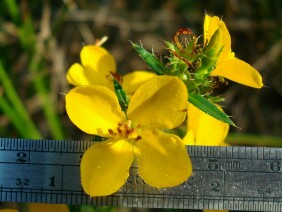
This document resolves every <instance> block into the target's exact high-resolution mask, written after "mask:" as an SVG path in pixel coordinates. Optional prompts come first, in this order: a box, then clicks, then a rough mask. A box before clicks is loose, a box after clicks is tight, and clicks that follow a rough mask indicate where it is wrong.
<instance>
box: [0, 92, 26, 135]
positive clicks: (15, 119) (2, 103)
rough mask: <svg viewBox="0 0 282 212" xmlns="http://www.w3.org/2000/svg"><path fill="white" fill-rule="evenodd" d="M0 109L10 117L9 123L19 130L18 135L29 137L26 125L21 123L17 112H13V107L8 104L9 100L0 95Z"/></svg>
mask: <svg viewBox="0 0 282 212" xmlns="http://www.w3.org/2000/svg"><path fill="white" fill-rule="evenodd" d="M0 109H1V110H2V111H3V112H4V114H5V115H6V116H7V117H8V118H9V119H10V121H11V123H12V124H13V125H14V127H15V128H16V129H17V131H18V132H19V134H20V135H19V136H20V137H22V138H29V137H30V135H29V133H28V131H27V130H26V126H25V124H24V123H22V120H21V119H20V118H19V116H18V115H17V113H15V110H14V108H13V107H12V106H11V105H10V104H9V102H8V101H7V100H6V99H5V98H4V97H3V96H1V97H0Z"/></svg>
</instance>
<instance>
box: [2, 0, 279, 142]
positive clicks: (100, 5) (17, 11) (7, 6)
mask: <svg viewBox="0 0 282 212" xmlns="http://www.w3.org/2000/svg"><path fill="white" fill-rule="evenodd" d="M281 11H282V2H281V1H280V0H272V1H267V0H248V1H247V0H240V1H239V0H214V1H203V0H202V1H201V0H190V1H187V0H163V1H159V0H143V1H141V0H135V1H131V0H115V1H114V0H80V1H78V0H77V1H75V0H64V1H63V0H61V1H59V0H42V1H35V0H33V1H32V0H29V1H28V0H19V1H16V0H2V1H0V14H1V15H0V48H1V50H0V136H1V137H22V138H45V139H78V140H87V139H91V137H89V135H86V134H85V133H83V132H81V131H80V130H78V129H77V128H76V127H75V126H74V125H73V124H72V123H71V122H70V120H69V119H68V117H67V115H66V113H65V97H64V94H65V93H67V92H68V90H69V89H70V88H71V86H70V85H68V83H67V81H66V77H65V74H66V72H67V70H68V69H69V67H70V66H71V65H72V64H73V63H75V62H80V56H79V53H80V50H81V48H82V46H83V45H85V44H94V42H95V40H96V39H99V38H101V37H103V36H104V35H107V36H108V37H109V40H108V41H107V42H106V43H105V44H104V47H105V48H107V49H108V50H109V51H110V52H111V53H112V54H113V56H114V57H115V59H116V61H117V65H118V71H119V73H121V74H124V73H126V72H129V71H132V70H136V69H145V70H147V67H146V65H145V64H144V62H143V61H142V60H141V58H139V57H138V55H137V53H136V52H135V51H134V50H133V48H132V46H131V44H130V42H129V41H133V42H135V43H139V41H141V42H142V44H143V46H144V47H145V48H146V49H147V50H149V51H151V49H153V50H154V52H155V54H156V55H162V54H163V53H164V44H163V40H167V41H172V38H173V35H174V34H175V32H176V31H177V30H178V29H179V28H180V27H188V28H190V29H191V30H192V31H193V33H194V34H196V35H200V34H202V32H203V21H204V15H205V13H208V14H209V15H216V16H219V17H222V19H223V20H224V22H225V23H226V25H227V28H228V29H229V32H230V34H231V38H232V49H233V51H234V52H235V53H236V56H237V57H238V58H240V59H243V60H244V61H246V62H248V63H249V64H251V65H253V66H254V67H255V68H256V69H257V70H258V71H259V72H260V74H261V75H262V77H263V82H264V85H265V86H264V87H263V88H262V89H259V90H258V89H253V88H248V87H245V86H243V85H239V84H235V83H232V82H229V83H228V85H225V86H223V87H222V88H221V89H220V90H219V91H218V92H219V93H221V94H222V95H223V97H225V99H226V101H225V102H223V104H222V105H223V106H224V110H225V112H226V113H227V114H229V115H231V116H232V117H233V121H234V122H235V123H236V124H237V126H238V127H239V128H233V127H231V129H230V135H229V137H228V141H229V142H230V143H231V144H234V145H236V144H238V145H260V146H262V145H263V146H282V101H281V97H282V70H281V69H282V13H281Z"/></svg>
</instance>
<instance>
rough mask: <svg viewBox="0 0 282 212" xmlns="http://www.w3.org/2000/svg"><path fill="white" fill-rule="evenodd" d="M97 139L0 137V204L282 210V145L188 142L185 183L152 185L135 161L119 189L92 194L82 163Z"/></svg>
mask: <svg viewBox="0 0 282 212" xmlns="http://www.w3.org/2000/svg"><path fill="white" fill-rule="evenodd" d="M93 143H94V142H89V141H60V140H30V139H11V138H0V202H34V203H62V204H69V205H83V204H91V205H97V206H98V205H99V206H100V205H105V206H119V207H147V208H182V209H226V210H244V211H282V148H269V147H236V146H233V147H206V146H189V147H187V151H188V152H189V155H190V157H191V160H192V163H193V175H192V176H191V177H190V178H189V179H188V180H187V181H186V182H184V183H183V184H181V185H180V186H177V187H173V188H167V189H156V188H152V187H150V186H148V185H147V184H145V183H144V181H143V180H142V179H141V178H140V176H139V175H138V171H137V167H136V166H134V165H133V166H132V167H131V169H130V176H129V178H128V180H127V182H126V184H125V185H124V186H123V187H122V188H121V189H120V190H119V191H118V192H116V193H115V194H113V195H110V196H106V197H96V198H89V196H88V195H86V194H85V193H84V192H83V190H82V187H81V185H80V170H79V164H80V159H81V157H82V155H83V152H85V151H86V149H87V148H88V147H89V146H91V145H92V144H93Z"/></svg>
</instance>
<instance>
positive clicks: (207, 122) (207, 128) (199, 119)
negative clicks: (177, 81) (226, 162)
mask: <svg viewBox="0 0 282 212" xmlns="http://www.w3.org/2000/svg"><path fill="white" fill-rule="evenodd" d="M187 117H188V133H189V131H190V130H192V131H193V135H194V139H195V145H202V146H219V145H220V144H221V143H222V142H223V141H224V139H225V137H226V135H227V133H228V129H229V125H228V124H226V123H224V122H221V121H219V120H217V119H215V118H213V117H212V116H210V115H208V114H206V113H204V112H203V111H201V110H199V109H198V108H197V107H195V106H194V105H192V104H191V103H189V105H188V111H187ZM186 139H189V137H187V138H186ZM186 139H185V142H189V144H190V145H193V142H191V140H186Z"/></svg>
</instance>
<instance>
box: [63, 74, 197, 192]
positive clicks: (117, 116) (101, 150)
mask: <svg viewBox="0 0 282 212" xmlns="http://www.w3.org/2000/svg"><path fill="white" fill-rule="evenodd" d="M187 98H188V93H187V89H186V87H185V85H184V83H183V82H182V81H181V80H180V79H178V78H177V77H173V76H155V77H153V78H152V79H149V80H147V81H146V82H144V83H143V84H142V85H141V86H140V87H139V88H138V89H137V90H136V92H135V93H134V94H133V96H132V97H131V100H130V102H129V106H128V110H127V115H125V113H123V112H122V110H121V107H120V105H119V103H118V99H117V97H116V95H115V94H114V92H113V91H111V90H110V89H108V88H106V87H103V86H100V85H93V86H84V87H76V88H74V89H72V90H71V91H70V92H69V93H68V94H67V95H66V110H67V113H68V116H69V118H70V119H71V121H72V122H73V123H74V124H75V125H77V127H79V128H80V129H81V130H83V131H84V132H86V133H89V134H95V135H99V136H102V137H107V138H108V139H107V140H106V141H104V142H101V143H99V144H95V145H93V146H92V147H90V148H89V149H88V150H87V151H86V152H85V154H84V155H83V158H82V161H81V182H82V187H83V189H84V191H85V192H86V193H87V194H89V195H90V196H106V195H110V194H112V193H114V192H116V191H117V190H118V189H119V188H120V187H121V186H122V185H123V184H124V183H125V182H126V180H127V178H128V176H129V168H130V166H131V164H132V162H133V160H134V157H136V159H137V163H138V169H139V174H140V176H141V177H142V178H143V179H144V181H145V182H146V183H148V184H149V185H151V186H153V187H156V188H163V187H172V186H176V185H179V184H181V183H182V182H184V181H185V180H186V179H187V178H188V177H189V176H190V175H191V172H192V165H191V161H190V159H189V156H188V154H187V151H186V148H185V145H184V143H183V141H182V140H181V139H180V138H179V137H178V136H176V135H172V134H168V133H164V132H162V131H161V130H163V129H172V128H175V127H177V126H179V125H180V124H181V123H182V122H183V121H184V119H185V116H186V109H187Z"/></svg>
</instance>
